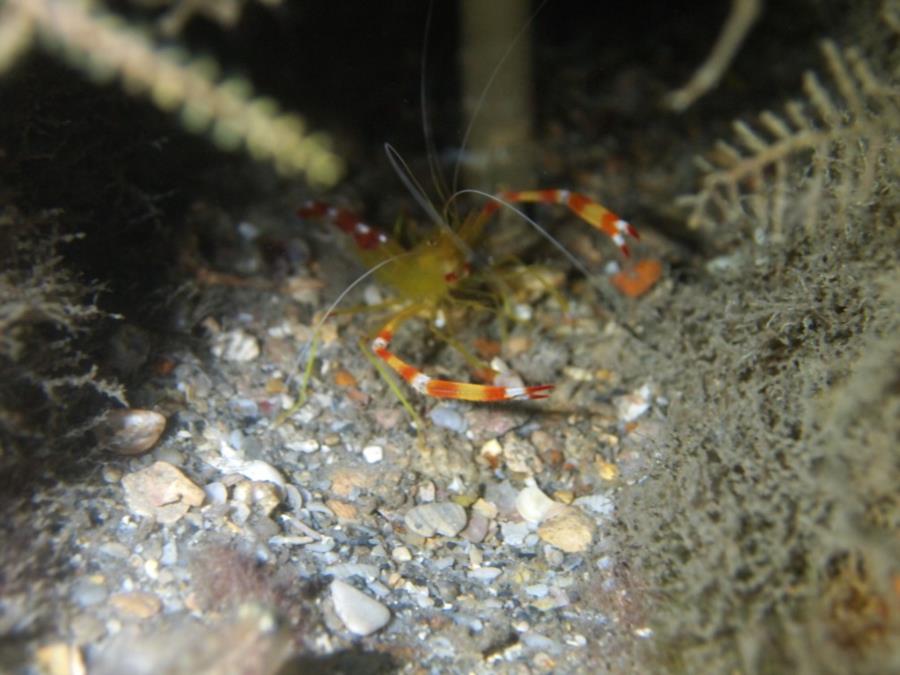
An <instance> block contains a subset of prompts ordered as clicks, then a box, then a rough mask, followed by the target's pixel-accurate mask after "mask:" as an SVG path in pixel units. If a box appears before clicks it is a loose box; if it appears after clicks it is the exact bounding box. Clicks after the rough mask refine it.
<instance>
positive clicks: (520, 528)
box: [500, 523, 530, 546]
mask: <svg viewBox="0 0 900 675" xmlns="http://www.w3.org/2000/svg"><path fill="white" fill-rule="evenodd" d="M529 532H530V530H529V527H528V523H501V524H500V534H501V535H502V536H503V541H504V543H505V544H506V545H507V546H522V545H523V544H524V543H525V537H527V536H528V533H529Z"/></svg>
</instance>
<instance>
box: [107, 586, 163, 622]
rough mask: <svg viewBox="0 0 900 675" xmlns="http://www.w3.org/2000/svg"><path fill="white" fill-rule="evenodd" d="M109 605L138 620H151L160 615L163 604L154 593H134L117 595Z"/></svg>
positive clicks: (111, 598) (111, 599) (110, 600)
mask: <svg viewBox="0 0 900 675" xmlns="http://www.w3.org/2000/svg"><path fill="white" fill-rule="evenodd" d="M109 604H110V605H112V606H113V607H115V608H116V609H117V610H118V611H119V612H121V613H122V614H127V615H129V616H133V617H136V618H138V619H149V618H150V617H151V616H155V615H156V614H159V610H160V609H162V602H161V601H160V599H159V598H158V597H157V596H156V595H154V594H153V593H144V592H142V591H133V592H131V593H116V594H115V595H113V596H112V597H110V599H109Z"/></svg>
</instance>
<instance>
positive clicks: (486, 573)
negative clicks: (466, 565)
mask: <svg viewBox="0 0 900 675" xmlns="http://www.w3.org/2000/svg"><path fill="white" fill-rule="evenodd" d="M501 574H503V570H501V569H500V568H498V567H479V568H478V569H477V570H472V571H471V572H469V574H468V577H469V579H472V580H473V581H482V582H488V581H493V580H494V579H496V578H497V577H499V576H500V575H501Z"/></svg>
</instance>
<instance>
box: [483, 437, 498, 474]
mask: <svg viewBox="0 0 900 675" xmlns="http://www.w3.org/2000/svg"><path fill="white" fill-rule="evenodd" d="M479 454H480V455H481V457H482V459H484V461H486V462H487V464H488V466H489V467H491V468H492V469H496V468H497V467H498V466H500V457H501V456H502V455H503V446H502V445H500V441H498V440H497V439H496V438H492V439H491V440H489V441H488V442H487V443H485V444H484V445H482V446H481V450H480V451H479Z"/></svg>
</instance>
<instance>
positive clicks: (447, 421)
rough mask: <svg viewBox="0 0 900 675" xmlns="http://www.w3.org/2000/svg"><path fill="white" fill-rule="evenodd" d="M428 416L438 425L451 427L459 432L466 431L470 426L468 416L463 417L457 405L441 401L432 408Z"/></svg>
mask: <svg viewBox="0 0 900 675" xmlns="http://www.w3.org/2000/svg"><path fill="white" fill-rule="evenodd" d="M428 416H429V417H430V418H431V421H432V422H434V423H435V424H436V425H437V426H439V427H443V428H444V429H450V431H455V432H456V433H458V434H464V433H466V429H468V428H469V425H468V424H467V423H466V418H465V417H463V415H462V413H460V412H459V410H458V409H457V408H456V406H451V405H449V404H446V403H441V404H439V405H437V406H435V407H434V408H432V410H431V412H430V413H428Z"/></svg>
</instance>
